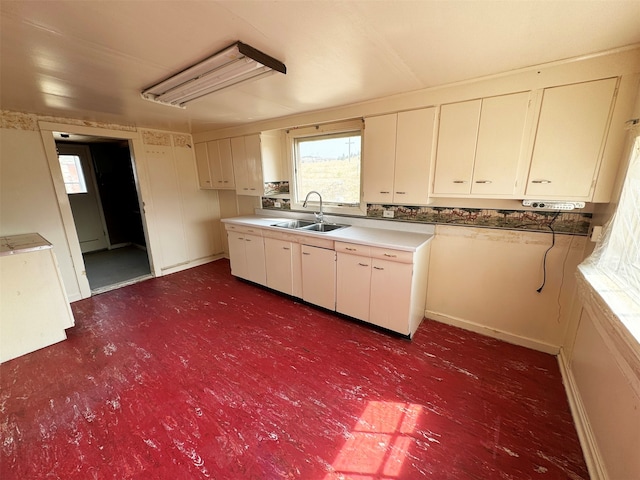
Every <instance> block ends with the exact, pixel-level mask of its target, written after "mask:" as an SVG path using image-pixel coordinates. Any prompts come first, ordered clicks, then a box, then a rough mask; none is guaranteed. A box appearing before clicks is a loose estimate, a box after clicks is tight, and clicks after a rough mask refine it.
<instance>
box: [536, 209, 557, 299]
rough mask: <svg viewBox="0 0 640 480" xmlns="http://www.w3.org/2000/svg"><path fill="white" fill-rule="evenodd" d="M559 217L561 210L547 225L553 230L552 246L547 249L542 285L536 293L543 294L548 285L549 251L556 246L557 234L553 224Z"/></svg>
mask: <svg viewBox="0 0 640 480" xmlns="http://www.w3.org/2000/svg"><path fill="white" fill-rule="evenodd" d="M558 215H560V210H558V211H557V212H556V214H555V215H554V216H553V218H552V219H551V221H550V222H549V225H547V227H549V230H551V246H550V247H549V248H547V251H546V252H544V257H543V258H542V285H540V288H538V289H537V290H536V292H538V293H540V292H542V289H543V288H544V284H545V283H547V254H548V253H549V250H551V249H552V248H553V246H554V245H555V244H556V232H555V230H554V229H553V222H555V221H556V218H558Z"/></svg>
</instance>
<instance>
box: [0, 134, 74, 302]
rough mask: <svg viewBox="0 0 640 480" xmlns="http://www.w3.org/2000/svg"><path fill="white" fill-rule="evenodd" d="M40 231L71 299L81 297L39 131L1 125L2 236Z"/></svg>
mask: <svg viewBox="0 0 640 480" xmlns="http://www.w3.org/2000/svg"><path fill="white" fill-rule="evenodd" d="M21 233H39V234H40V235H42V236H43V237H44V238H46V239H47V240H48V241H49V242H50V243H51V244H53V251H54V253H55V255H56V258H57V260H58V263H59V265H60V271H61V274H62V278H63V281H64V286H65V288H66V291H67V296H68V297H69V298H70V299H72V300H78V299H80V298H81V295H80V287H79V285H78V282H77V279H76V275H75V271H74V268H73V262H72V260H71V252H70V250H69V245H68V243H67V238H66V235H65V232H64V227H63V224H62V217H61V215H60V210H59V209H58V201H57V197H56V194H55V191H54V188H53V181H52V179H51V173H50V171H49V165H48V163H47V157H46V155H45V151H44V147H43V145H42V138H41V136H40V132H39V131H37V130H35V129H27V130H22V129H11V128H0V235H17V234H21Z"/></svg>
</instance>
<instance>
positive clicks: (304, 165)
mask: <svg viewBox="0 0 640 480" xmlns="http://www.w3.org/2000/svg"><path fill="white" fill-rule="evenodd" d="M289 140H290V143H291V151H292V156H293V172H294V175H293V198H292V203H293V205H294V206H295V208H299V209H301V208H302V203H303V202H304V199H305V197H306V195H307V193H309V192H310V191H312V190H315V191H318V192H320V194H321V195H322V202H323V206H324V207H325V208H324V210H325V211H326V212H329V213H358V214H361V213H362V212H361V210H360V197H361V189H360V178H361V175H360V165H361V161H360V158H361V155H360V154H361V151H362V121H361V120H357V121H351V122H344V123H341V124H332V125H325V126H318V127H310V128H304V129H297V130H293V131H291V132H290V133H289ZM309 201H310V203H313V204H314V205H315V204H316V203H317V201H318V198H317V196H313V197H312V198H310V199H309Z"/></svg>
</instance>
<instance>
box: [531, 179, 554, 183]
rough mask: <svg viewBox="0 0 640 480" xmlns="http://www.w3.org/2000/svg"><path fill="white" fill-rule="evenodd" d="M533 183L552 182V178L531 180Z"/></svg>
mask: <svg viewBox="0 0 640 480" xmlns="http://www.w3.org/2000/svg"><path fill="white" fill-rule="evenodd" d="M531 183H551V180H531Z"/></svg>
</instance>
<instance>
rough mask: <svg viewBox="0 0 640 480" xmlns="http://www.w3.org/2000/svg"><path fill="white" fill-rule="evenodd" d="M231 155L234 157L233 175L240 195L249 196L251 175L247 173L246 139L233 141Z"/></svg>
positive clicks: (239, 138) (238, 138) (241, 138)
mask: <svg viewBox="0 0 640 480" xmlns="http://www.w3.org/2000/svg"><path fill="white" fill-rule="evenodd" d="M231 155H232V157H233V175H234V179H235V184H236V193H237V194H238V195H249V174H248V172H247V153H246V149H245V146H244V137H234V138H232V139H231Z"/></svg>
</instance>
